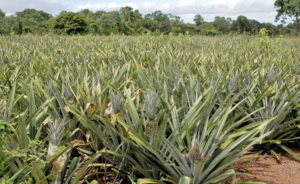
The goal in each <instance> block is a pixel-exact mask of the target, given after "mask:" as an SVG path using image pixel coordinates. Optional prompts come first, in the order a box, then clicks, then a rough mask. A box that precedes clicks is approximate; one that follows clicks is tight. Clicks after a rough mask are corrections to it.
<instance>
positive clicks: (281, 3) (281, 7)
mask: <svg viewBox="0 0 300 184" xmlns="http://www.w3.org/2000/svg"><path fill="white" fill-rule="evenodd" d="M274 5H275V7H276V8H277V15H276V20H279V19H280V18H283V19H285V18H286V16H289V17H291V18H295V26H296V28H297V30H298V34H300V22H299V21H300V19H299V16H300V0H276V1H275V3H274Z"/></svg>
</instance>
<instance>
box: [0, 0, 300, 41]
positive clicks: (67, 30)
mask: <svg viewBox="0 0 300 184" xmlns="http://www.w3.org/2000/svg"><path fill="white" fill-rule="evenodd" d="M281 1H282V0H277V1H276V2H275V6H277V7H278V15H277V17H276V19H279V18H280V17H283V20H284V19H285V18H286V17H287V16H291V17H294V18H296V20H295V21H294V22H292V23H289V24H287V25H286V26H285V25H283V24H279V25H274V24H272V23H261V22H259V21H257V20H253V19H248V18H247V17H246V16H242V15H241V16H238V17H237V19H236V20H233V19H231V18H226V17H221V16H216V17H215V19H214V21H211V22H207V21H205V20H204V18H203V17H202V16H201V15H200V14H197V15H195V17H194V24H193V23H185V22H184V21H183V20H182V19H181V18H180V17H179V16H176V15H172V14H165V13H163V12H162V11H159V10H158V11H154V12H152V13H149V14H146V15H144V16H143V15H142V14H141V13H140V12H139V11H138V10H134V9H133V8H131V7H129V6H126V7H122V8H120V10H118V11H110V12H106V11H102V10H99V11H96V12H93V11H90V10H88V9H84V10H81V11H79V12H67V11H62V12H61V13H60V14H59V15H57V16H56V17H53V16H52V15H51V14H49V13H46V12H44V11H38V10H35V9H25V10H23V11H21V12H17V13H16V14H15V15H11V16H5V13H4V12H3V11H1V10H0V34H2V35H16V34H26V33H32V34H49V33H51V34H53V33H55V34H68V35H70V34H97V35H111V34H124V35H141V34H148V35H160V34H174V35H178V34H185V35H187V34H201V35H221V34H235V33H238V34H240V33H246V34H257V33H258V32H259V30H260V29H262V28H265V29H266V30H267V31H268V33H269V34H270V35H279V34H296V32H297V30H299V19H298V16H299V14H298V11H299V8H298V9H296V10H297V11H296V12H294V13H292V11H291V8H290V9H288V11H285V10H287V7H286V6H284V4H280V2H281ZM282 2H283V1H282ZM299 2H300V1H299ZM276 3H277V5H276ZM297 6H299V7H300V3H299V5H297Z"/></svg>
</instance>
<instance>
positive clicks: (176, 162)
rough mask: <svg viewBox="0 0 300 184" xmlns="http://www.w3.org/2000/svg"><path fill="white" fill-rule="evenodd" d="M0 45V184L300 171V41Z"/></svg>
mask: <svg viewBox="0 0 300 184" xmlns="http://www.w3.org/2000/svg"><path fill="white" fill-rule="evenodd" d="M0 43H1V44H0V66H1V70H0V146H1V148H0V183H3V184H4V183H24V184H25V183H42V184H44V183H55V184H60V183H67V184H68V183H70V184H77V183H138V184H145V183H174V184H177V183H178V184H211V183H225V182H228V183H237V181H236V179H235V178H236V177H237V176H238V175H239V174H240V173H239V172H238V171H237V170H236V169H235V167H234V164H236V163H238V162H239V161H240V160H242V159H247V158H249V157H261V156H268V157H274V159H277V160H279V161H280V159H281V156H282V154H288V155H290V156H291V157H292V158H293V159H295V160H298V161H300V155H299V154H297V151H298V150H300V38H296V37H295V38H285V37H277V38H269V37H268V36H267V35H266V34H264V33H263V31H262V32H261V34H260V36H245V35H244V36H219V37H204V36H186V35H185V36H183V35H180V36H177V37H175V36H171V35H170V36H106V37H105V36H92V35H85V36H54V35H45V36H31V35H23V36H1V37H0ZM250 152H251V153H253V154H252V155H251V156H245V155H246V154H247V153H250Z"/></svg>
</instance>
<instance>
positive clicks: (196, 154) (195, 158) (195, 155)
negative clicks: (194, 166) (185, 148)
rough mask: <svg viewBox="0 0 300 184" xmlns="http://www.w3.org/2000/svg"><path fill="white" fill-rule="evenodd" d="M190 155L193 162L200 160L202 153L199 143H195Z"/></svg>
mask: <svg viewBox="0 0 300 184" xmlns="http://www.w3.org/2000/svg"><path fill="white" fill-rule="evenodd" d="M188 157H189V159H190V160H191V161H192V162H198V161H200V160H201V158H202V154H201V151H200V148H199V146H198V144H194V145H193V147H192V148H191V149H190V151H189V153H188Z"/></svg>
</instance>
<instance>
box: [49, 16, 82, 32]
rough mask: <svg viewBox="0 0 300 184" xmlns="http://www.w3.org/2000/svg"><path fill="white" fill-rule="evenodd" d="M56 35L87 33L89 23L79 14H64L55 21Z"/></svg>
mask: <svg viewBox="0 0 300 184" xmlns="http://www.w3.org/2000/svg"><path fill="white" fill-rule="evenodd" d="M52 26H53V29H54V31H55V32H56V33H58V34H61V33H66V34H69V35H70V34H79V33H85V32H86V31H87V23H86V21H85V19H84V18H83V17H82V16H81V15H80V14H79V13H73V12H62V13H61V14H60V15H58V16H57V17H56V18H55V19H54V21H53V25H52Z"/></svg>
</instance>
